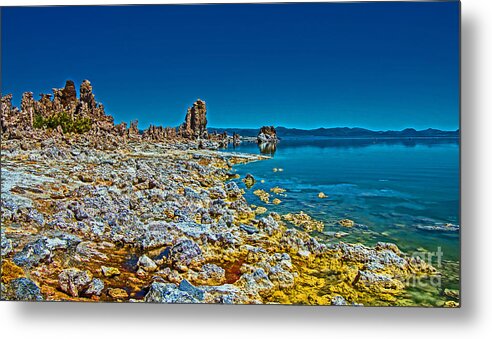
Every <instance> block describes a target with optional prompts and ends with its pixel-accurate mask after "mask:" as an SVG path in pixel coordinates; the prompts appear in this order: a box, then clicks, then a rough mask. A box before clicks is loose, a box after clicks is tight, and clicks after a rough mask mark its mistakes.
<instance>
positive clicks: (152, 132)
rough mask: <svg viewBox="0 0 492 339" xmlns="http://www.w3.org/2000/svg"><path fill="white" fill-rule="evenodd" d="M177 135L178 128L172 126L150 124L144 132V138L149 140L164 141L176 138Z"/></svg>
mask: <svg viewBox="0 0 492 339" xmlns="http://www.w3.org/2000/svg"><path fill="white" fill-rule="evenodd" d="M176 136H177V134H176V129H175V128H172V127H162V126H154V125H150V126H149V128H147V129H146V130H145V131H144V132H143V134H142V139H143V140H147V141H156V142H162V141H165V140H171V139H175V138H176Z"/></svg>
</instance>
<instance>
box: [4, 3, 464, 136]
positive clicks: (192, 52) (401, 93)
mask: <svg viewBox="0 0 492 339" xmlns="http://www.w3.org/2000/svg"><path fill="white" fill-rule="evenodd" d="M458 35H459V3H458V2H434V3H424V2H416V3H366V4H362V3H325V4H288V5H283V4H277V5H261V4H258V5H198V6H121V7H109V6H108V7H104V6H95V7H91V6H88V7H37V8H2V92H3V93H13V94H14V102H15V103H16V104H18V103H19V101H20V97H21V95H22V92H24V91H33V92H34V93H35V95H36V96H37V94H39V93H51V88H52V87H63V86H64V84H65V80H67V79H73V80H74V81H75V82H76V86H77V89H78V86H79V85H80V82H81V81H82V80H83V79H89V80H90V81H91V82H92V84H93V87H94V92H95V94H96V99H98V101H101V102H102V103H103V104H104V105H105V107H106V111H107V112H108V113H110V114H112V115H113V116H114V117H115V120H116V122H120V121H127V122H128V121H130V120H132V119H138V120H139V121H140V124H139V126H140V127H141V128H142V127H147V126H148V125H149V124H150V123H154V124H162V125H165V126H177V125H178V124H180V123H181V122H182V120H183V119H184V115H185V113H186V108H187V107H188V106H190V105H191V104H192V103H193V101H194V100H196V99H197V98H201V99H203V100H205V101H206V102H207V105H208V120H209V126H213V127H245V128H246V127H247V128H258V127H259V126H261V125H266V124H268V125H276V126H279V125H280V126H286V127H298V128H316V127H335V126H349V127H355V126H358V127H365V128H371V129H378V130H380V129H402V128H406V127H413V128H417V129H421V128H427V127H434V128H440V129H451V130H454V129H457V128H458V121H459V45H458Z"/></svg>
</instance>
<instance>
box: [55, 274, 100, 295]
mask: <svg viewBox="0 0 492 339" xmlns="http://www.w3.org/2000/svg"><path fill="white" fill-rule="evenodd" d="M91 280H92V274H91V273H90V272H89V271H81V270H79V269H78V268H67V269H64V270H63V271H62V272H61V273H60V274H59V275H58V285H59V287H60V289H61V290H62V291H63V292H65V293H67V294H69V295H71V296H72V297H78V296H79V295H81V294H82V292H84V291H85V290H86V289H87V288H88V287H89V284H90V283H91Z"/></svg>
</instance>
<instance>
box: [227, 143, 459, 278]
mask: <svg viewBox="0 0 492 339" xmlns="http://www.w3.org/2000/svg"><path fill="white" fill-rule="evenodd" d="M228 151H238V152H245V153H260V152H261V150H260V149H259V147H258V145H256V144H254V143H243V144H241V145H240V146H237V147H236V148H235V149H234V148H232V147H231V148H229V149H228ZM263 151H264V152H266V153H270V155H271V156H272V158H271V159H270V160H266V161H258V162H254V163H249V164H245V165H239V166H236V167H235V170H236V172H237V173H238V174H240V175H241V177H244V175H246V174H247V173H251V174H252V175H253V176H254V177H255V178H256V184H255V185H254V186H253V187H252V188H251V189H247V188H246V187H245V185H244V184H243V183H242V182H241V181H240V180H238V184H239V185H240V186H241V187H242V188H244V189H245V191H246V198H247V199H248V201H249V202H250V203H252V204H255V205H258V206H265V207H267V208H268V210H269V211H275V212H278V213H287V212H298V211H304V212H306V213H308V214H310V215H311V216H313V217H314V218H316V219H319V220H323V221H324V222H325V225H326V227H325V232H327V233H329V232H333V231H334V232H338V231H343V232H347V233H349V235H348V236H346V237H344V238H342V240H343V241H346V242H360V243H363V244H366V245H374V244H375V243H376V242H378V241H388V242H393V243H396V244H397V245H398V246H399V247H400V249H401V250H403V251H405V252H407V253H409V254H412V253H414V252H416V251H417V252H422V251H427V252H437V251H439V249H440V250H441V251H442V253H443V260H444V261H447V262H449V263H450V264H448V265H447V266H446V267H445V269H444V270H445V271H446V270H447V271H449V272H447V275H448V276H446V273H443V275H444V277H443V278H444V279H447V280H446V282H445V285H446V286H448V287H454V288H457V286H458V283H459V280H458V279H459V278H458V273H459V266H458V262H459V257H460V245H459V234H458V232H454V233H453V232H435V231H434V232H431V231H423V230H419V229H417V226H418V225H425V226H427V225H436V224H442V223H452V224H459V206H460V201H459V196H460V195H459V141H458V140H457V139H418V140H416V139H413V140H403V139H389V140H373V139H308V138H301V139H284V140H281V141H280V143H279V144H278V145H277V147H276V150H275V152H273V150H263ZM274 168H277V169H281V171H278V170H277V171H274ZM262 180H264V183H262V182H261V181H262ZM275 186H279V187H281V188H284V189H286V192H285V196H277V195H275V194H273V193H271V192H270V189H271V188H272V187H275ZM256 189H263V190H265V191H267V192H269V193H270V194H271V195H272V196H271V199H273V198H274V197H277V198H279V199H280V200H281V201H282V202H281V203H280V204H279V205H273V204H268V205H266V204H264V203H262V202H261V201H260V200H259V198H258V197H256V196H255V195H254V194H253V191H254V190H256ZM319 192H323V193H325V194H326V195H327V196H328V198H326V199H320V198H318V193H319ZM343 218H348V219H351V220H354V221H355V222H356V223H357V224H359V226H358V227H354V228H344V227H341V226H339V225H338V224H337V221H338V220H340V219H343ZM320 236H322V235H320ZM326 241H327V242H329V241H340V240H338V239H337V240H335V239H329V238H328V237H327V238H326ZM433 264H434V265H437V263H436V262H433Z"/></svg>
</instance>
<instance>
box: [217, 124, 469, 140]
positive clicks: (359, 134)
mask: <svg viewBox="0 0 492 339" xmlns="http://www.w3.org/2000/svg"><path fill="white" fill-rule="evenodd" d="M276 129H277V135H278V136H279V137H280V138H282V137H328V138H435V137H444V138H456V137H459V134H460V131H459V129H458V130H455V131H443V130H439V129H435V128H428V129H424V130H416V129H413V128H406V129H403V130H401V131H392V130H388V131H373V130H370V129H365V128H359V127H353V128H351V127H334V128H316V129H298V128H286V127H281V126H280V127H277V128H276ZM208 131H209V133H213V132H217V133H223V132H227V134H233V133H238V134H240V135H242V136H248V137H255V136H257V135H258V131H259V129H254V128H212V127H210V128H208Z"/></svg>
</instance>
